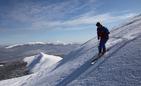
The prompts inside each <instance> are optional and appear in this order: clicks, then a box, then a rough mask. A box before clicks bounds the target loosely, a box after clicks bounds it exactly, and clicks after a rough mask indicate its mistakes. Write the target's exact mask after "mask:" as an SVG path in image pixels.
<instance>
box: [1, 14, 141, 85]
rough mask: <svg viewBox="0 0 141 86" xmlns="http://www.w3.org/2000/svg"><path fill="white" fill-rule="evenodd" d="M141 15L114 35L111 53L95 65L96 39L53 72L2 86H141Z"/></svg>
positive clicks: (2, 82) (111, 41) (49, 70)
mask: <svg viewBox="0 0 141 86" xmlns="http://www.w3.org/2000/svg"><path fill="white" fill-rule="evenodd" d="M140 34H141V15H139V16H136V17H134V18H132V19H131V20H130V21H128V22H127V23H125V24H123V25H121V26H120V27H119V28H117V29H114V30H112V31H111V35H110V40H109V41H108V43H107V46H108V48H109V51H108V52H107V53H106V54H105V55H104V56H103V57H102V58H100V59H99V60H97V62H96V63H95V64H94V65H91V61H92V59H94V58H96V57H94V56H95V55H96V54H97V51H98V50H97V43H98V42H97V39H96V38H93V39H91V40H89V41H87V42H86V43H84V44H83V45H81V46H80V47H79V48H77V49H76V50H73V51H72V52H71V53H69V54H68V55H66V56H65V57H64V59H63V60H61V61H60V62H59V63H57V64H55V65H53V66H52V67H50V68H49V69H44V70H42V71H40V72H38V73H35V74H32V75H28V76H24V77H20V78H15V79H10V80H5V81H1V82H0V85H1V86H9V85H10V86H141V82H140V81H141V35H140Z"/></svg>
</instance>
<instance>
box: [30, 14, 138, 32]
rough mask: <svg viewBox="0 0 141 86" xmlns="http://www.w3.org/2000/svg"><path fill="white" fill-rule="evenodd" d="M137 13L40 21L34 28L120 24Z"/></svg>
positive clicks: (88, 15) (33, 24)
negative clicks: (102, 23)
mask: <svg viewBox="0 0 141 86" xmlns="http://www.w3.org/2000/svg"><path fill="white" fill-rule="evenodd" d="M91 14H92V15H91ZM135 15H136V13H129V14H125V15H116V16H115V15H112V14H110V13H105V14H99V15H94V14H93V13H92V12H90V13H89V14H88V13H87V15H86V14H84V15H83V16H82V15H81V17H79V18H77V19H73V20H66V21H39V22H34V23H32V27H34V28H46V29H56V28H62V29H65V28H71V27H78V26H82V25H94V24H95V23H96V22H97V21H100V22H106V23H113V22H118V21H121V20H125V19H127V18H131V17H133V16H135Z"/></svg>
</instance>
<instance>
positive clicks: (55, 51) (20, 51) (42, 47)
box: [0, 42, 80, 61]
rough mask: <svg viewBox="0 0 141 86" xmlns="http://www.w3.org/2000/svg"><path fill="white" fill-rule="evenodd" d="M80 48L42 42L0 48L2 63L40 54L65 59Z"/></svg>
mask: <svg viewBox="0 0 141 86" xmlns="http://www.w3.org/2000/svg"><path fill="white" fill-rule="evenodd" d="M78 46H80V44H62V43H58V44H57V43H56V44H53V43H42V42H36V43H27V44H16V45H9V46H5V47H0V61H9V60H17V59H22V58H24V57H27V56H32V55H37V54H38V53H40V52H44V53H47V54H51V55H57V56H61V57H63V56H64V55H66V54H68V53H69V52H70V51H72V50H73V49H75V48H77V47H78Z"/></svg>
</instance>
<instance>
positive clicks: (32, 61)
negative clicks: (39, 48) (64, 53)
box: [24, 52, 62, 73]
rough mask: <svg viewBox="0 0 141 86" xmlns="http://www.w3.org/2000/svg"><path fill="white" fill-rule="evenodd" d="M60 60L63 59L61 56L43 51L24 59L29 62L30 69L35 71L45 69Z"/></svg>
mask: <svg viewBox="0 0 141 86" xmlns="http://www.w3.org/2000/svg"><path fill="white" fill-rule="evenodd" d="M60 60H62V58H61V57H59V56H53V55H48V54H45V53H43V52H40V53H39V54H38V55H35V56H30V57H26V58H24V61H25V62H27V67H28V69H29V70H30V72H33V73H34V72H38V71H41V70H44V69H46V68H48V67H50V66H52V65H53V64H55V63H57V62H59V61H60Z"/></svg>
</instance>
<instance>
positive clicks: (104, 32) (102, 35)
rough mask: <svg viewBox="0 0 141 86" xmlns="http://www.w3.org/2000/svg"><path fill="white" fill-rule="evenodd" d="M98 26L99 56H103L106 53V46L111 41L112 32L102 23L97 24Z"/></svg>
mask: <svg viewBox="0 0 141 86" xmlns="http://www.w3.org/2000/svg"><path fill="white" fill-rule="evenodd" d="M96 26H97V38H98V40H100V42H99V46H98V50H99V53H98V55H103V54H104V53H105V52H106V46H105V44H106V42H107V41H108V39H109V34H110V32H109V30H108V29H107V28H106V27H104V26H103V25H102V24H100V22H97V23H96Z"/></svg>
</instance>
